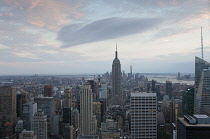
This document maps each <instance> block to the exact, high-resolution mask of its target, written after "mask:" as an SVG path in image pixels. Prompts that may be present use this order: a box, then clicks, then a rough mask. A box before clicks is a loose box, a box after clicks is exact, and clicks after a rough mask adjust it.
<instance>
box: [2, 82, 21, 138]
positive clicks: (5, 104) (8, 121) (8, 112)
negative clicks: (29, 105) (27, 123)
mask: <svg viewBox="0 0 210 139" xmlns="http://www.w3.org/2000/svg"><path fill="white" fill-rule="evenodd" d="M16 119H17V114H16V89H15V88H13V87H10V86H2V87H0V138H4V137H7V136H11V135H13V134H14V132H13V131H14V127H15V122H16Z"/></svg>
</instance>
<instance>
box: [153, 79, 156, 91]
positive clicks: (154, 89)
mask: <svg viewBox="0 0 210 139" xmlns="http://www.w3.org/2000/svg"><path fill="white" fill-rule="evenodd" d="M155 83H156V81H155V80H152V92H153V93H154V92H155Z"/></svg>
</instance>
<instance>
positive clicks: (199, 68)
mask: <svg viewBox="0 0 210 139" xmlns="http://www.w3.org/2000/svg"><path fill="white" fill-rule="evenodd" d="M209 67H210V63H209V62H207V61H205V60H203V59H201V58H199V57H197V56H196V57H195V94H197V91H198V86H199V84H200V79H201V75H202V72H203V69H209Z"/></svg>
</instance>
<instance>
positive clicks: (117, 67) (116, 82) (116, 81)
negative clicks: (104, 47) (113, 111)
mask: <svg viewBox="0 0 210 139" xmlns="http://www.w3.org/2000/svg"><path fill="white" fill-rule="evenodd" d="M121 76H122V75H121V64H120V60H119V59H118V56H117V46H116V52H115V59H114V60H113V63H112V104H113V105H120V104H121V98H120V95H121V78H122V77H121Z"/></svg>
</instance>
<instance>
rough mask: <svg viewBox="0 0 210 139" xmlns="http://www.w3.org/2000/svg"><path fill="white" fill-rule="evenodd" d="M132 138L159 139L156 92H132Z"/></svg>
mask: <svg viewBox="0 0 210 139" xmlns="http://www.w3.org/2000/svg"><path fill="white" fill-rule="evenodd" d="M130 108H131V138H132V139H148V138H150V139H157V97H156V94H155V93H140V92H136V93H131V100H130Z"/></svg>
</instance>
